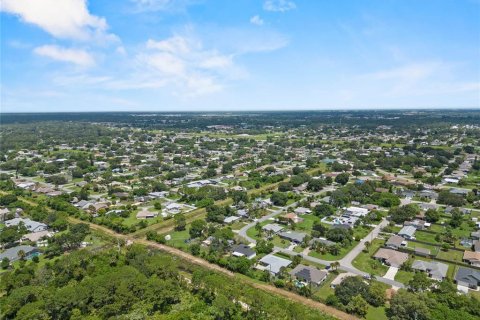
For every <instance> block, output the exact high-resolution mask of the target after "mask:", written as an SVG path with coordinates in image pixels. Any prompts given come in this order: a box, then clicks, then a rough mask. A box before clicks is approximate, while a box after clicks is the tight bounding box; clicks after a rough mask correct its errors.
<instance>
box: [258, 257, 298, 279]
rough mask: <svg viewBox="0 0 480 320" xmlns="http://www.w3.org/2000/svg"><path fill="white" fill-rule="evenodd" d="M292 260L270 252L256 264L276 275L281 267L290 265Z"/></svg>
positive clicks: (260, 268) (259, 267)
mask: <svg viewBox="0 0 480 320" xmlns="http://www.w3.org/2000/svg"><path fill="white" fill-rule="evenodd" d="M291 263H292V261H290V260H287V259H284V258H280V257H277V256H274V255H273V254H268V255H266V256H265V257H263V258H262V259H260V260H259V261H258V264H257V266H256V268H257V269H259V270H268V271H270V273H271V274H273V275H274V276H276V275H277V274H278V273H279V272H280V269H281V268H286V267H288V266H289V265H290V264H291Z"/></svg>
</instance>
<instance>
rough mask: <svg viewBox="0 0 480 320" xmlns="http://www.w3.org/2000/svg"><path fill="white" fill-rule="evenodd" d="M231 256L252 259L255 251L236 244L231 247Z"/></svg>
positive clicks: (244, 245)
mask: <svg viewBox="0 0 480 320" xmlns="http://www.w3.org/2000/svg"><path fill="white" fill-rule="evenodd" d="M231 251H232V256H235V257H245V258H247V259H253V258H254V257H255V256H256V255H257V253H256V252H255V250H253V249H252V248H250V247H249V246H247V245H246V244H238V245H236V246H233V247H232V250H231Z"/></svg>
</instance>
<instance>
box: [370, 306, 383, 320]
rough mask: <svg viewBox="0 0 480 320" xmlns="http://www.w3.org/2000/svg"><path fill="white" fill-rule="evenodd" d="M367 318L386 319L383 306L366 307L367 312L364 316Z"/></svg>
mask: <svg viewBox="0 0 480 320" xmlns="http://www.w3.org/2000/svg"><path fill="white" fill-rule="evenodd" d="M365 319H367V320H387V315H386V314H385V307H377V308H375V307H373V306H370V305H369V307H368V313H367V315H366V316H365Z"/></svg>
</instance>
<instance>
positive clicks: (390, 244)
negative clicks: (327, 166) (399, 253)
mask: <svg viewBox="0 0 480 320" xmlns="http://www.w3.org/2000/svg"><path fill="white" fill-rule="evenodd" d="M406 244H407V242H406V241H405V239H403V238H402V237H400V236H397V235H393V236H391V237H390V238H388V240H387V242H386V243H385V246H386V247H387V248H390V249H393V250H397V249H398V248H401V247H404V246H405V245H406Z"/></svg>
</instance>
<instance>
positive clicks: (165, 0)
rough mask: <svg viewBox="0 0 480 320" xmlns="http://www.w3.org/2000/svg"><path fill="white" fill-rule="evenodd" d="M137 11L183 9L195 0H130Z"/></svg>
mask: <svg viewBox="0 0 480 320" xmlns="http://www.w3.org/2000/svg"><path fill="white" fill-rule="evenodd" d="M130 2H132V3H133V4H134V5H135V10H136V11H137V12H145V11H183V10H185V8H186V7H187V6H189V5H190V4H191V3H192V2H193V0H130Z"/></svg>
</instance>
